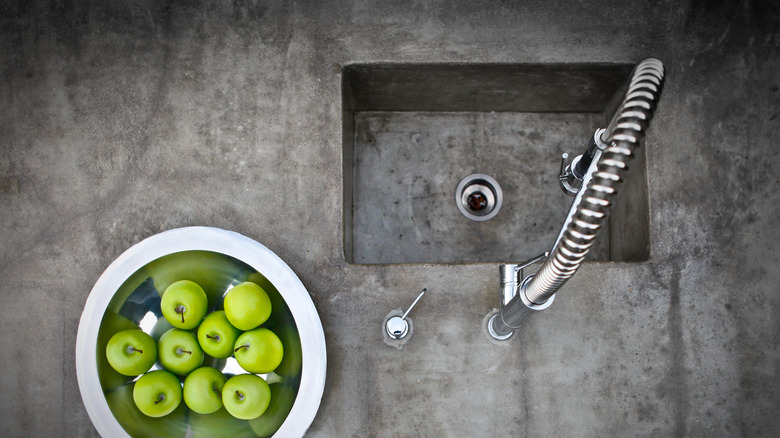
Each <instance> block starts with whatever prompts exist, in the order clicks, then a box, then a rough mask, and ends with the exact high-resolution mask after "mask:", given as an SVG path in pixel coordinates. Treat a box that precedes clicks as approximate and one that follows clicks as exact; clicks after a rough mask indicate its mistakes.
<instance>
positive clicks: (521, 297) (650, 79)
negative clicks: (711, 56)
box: [488, 58, 664, 340]
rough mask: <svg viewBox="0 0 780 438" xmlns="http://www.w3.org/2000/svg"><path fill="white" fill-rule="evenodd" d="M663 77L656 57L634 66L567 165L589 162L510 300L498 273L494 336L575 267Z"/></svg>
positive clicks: (543, 299)
mask: <svg viewBox="0 0 780 438" xmlns="http://www.w3.org/2000/svg"><path fill="white" fill-rule="evenodd" d="M663 81H664V67H663V64H662V63H661V61H659V60H657V59H654V58H649V59H645V60H644V61H642V62H640V63H639V64H638V65H637V66H636V68H635V69H634V72H633V74H632V77H631V81H630V83H629V85H628V90H627V92H626V95H625V97H624V99H623V102H622V103H621V105H620V107H619V109H618V111H617V112H616V113H615V115H614V117H613V118H612V121H611V122H610V123H609V125H608V126H607V128H606V129H604V130H599V131H596V134H595V135H594V140H593V141H592V143H594V144H595V145H596V146H598V147H592V148H591V147H589V148H588V152H586V155H588V157H587V160H589V161H590V162H589V163H588V162H587V161H583V159H580V160H579V161H578V163H577V165H576V166H575V165H574V164H573V165H572V166H571V168H576V169H573V170H572V173H575V172H576V173H579V174H581V173H582V171H583V168H584V164H586V163H587V164H589V165H588V166H587V172H585V174H584V175H583V176H582V183H581V184H580V186H579V189H578V190H577V191H576V197H575V198H574V201H573V202H572V205H571V208H570V209H569V213H568V215H567V217H566V220H565V221H564V224H563V227H561V232H560V233H559V235H558V239H557V240H556V242H555V244H554V245H553V248H552V251H551V252H550V256H549V257H548V258H546V260H545V262H544V264H543V265H542V267H541V268H540V269H539V271H537V273H536V274H534V275H529V276H528V277H526V278H524V279H523V281H522V282H520V284H519V286H517V287H516V291H515V292H514V293H513V296H512V298H511V299H510V300H509V301H506V300H505V296H506V293H504V286H503V283H504V279H505V272H504V271H502V300H501V308H500V311H499V312H498V313H497V314H496V315H494V316H493V317H492V318H491V319H490V321H489V324H488V332H489V333H490V335H491V336H492V337H494V338H495V339H500V340H503V339H508V338H509V337H510V336H511V334H512V332H513V331H514V329H516V328H518V327H520V325H521V324H522V322H523V321H525V319H526V318H527V317H528V316H529V315H531V314H533V313H535V312H533V311H534V310H544V309H546V308H547V307H549V305H550V304H551V303H552V300H553V299H554V295H555V293H556V292H557V291H558V290H559V289H560V288H561V286H563V285H564V283H566V281H568V280H569V278H571V277H572V276H573V275H574V273H575V272H577V269H579V267H580V265H581V264H582V262H583V260H584V259H585V256H586V255H587V254H588V252H589V251H590V248H591V246H593V242H594V240H595V239H596V236H597V235H598V232H599V230H600V229H601V227H602V226H603V224H604V223H605V222H606V219H607V217H608V215H609V211H610V208H611V206H612V203H613V198H614V196H615V194H616V193H617V191H616V186H617V184H618V183H620V182H621V181H622V179H623V177H624V175H625V173H626V171H627V170H628V162H629V161H630V160H631V158H632V157H633V152H634V150H635V149H636V148H637V147H639V142H640V141H641V139H642V138H643V137H644V132H645V130H646V129H647V127H648V125H649V123H650V119H651V118H652V116H653V112H654V110H655V106H656V103H657V101H658V97H659V96H660V93H661V89H662V87H663ZM603 145H606V147H605V148H604V147H602V146H603ZM602 149H603V150H602ZM576 176H577V177H579V175H576ZM564 189H565V188H564ZM510 266H511V265H510ZM521 276H522V274H521Z"/></svg>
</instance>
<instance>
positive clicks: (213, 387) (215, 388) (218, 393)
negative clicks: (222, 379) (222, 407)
mask: <svg viewBox="0 0 780 438" xmlns="http://www.w3.org/2000/svg"><path fill="white" fill-rule="evenodd" d="M211 389H213V390H214V392H216V393H217V395H218V396H220V397H222V392H221V391H220V390H219V388H217V387H216V386H212V387H211Z"/></svg>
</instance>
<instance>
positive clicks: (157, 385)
mask: <svg viewBox="0 0 780 438" xmlns="http://www.w3.org/2000/svg"><path fill="white" fill-rule="evenodd" d="M133 401H135V405H136V406H137V407H138V410H139V411H141V412H142V413H143V414H144V415H147V416H149V417H154V418H157V417H164V416H165V415H168V414H170V413H171V412H173V410H174V409H176V408H177V407H178V406H179V403H181V383H180V382H179V379H178V378H177V377H176V376H174V375H173V374H171V373H170V372H168V371H165V370H155V371H152V372H151V373H147V374H144V375H143V376H141V378H140V379H138V380H137V381H136V382H135V387H133Z"/></svg>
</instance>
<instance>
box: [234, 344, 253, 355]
mask: <svg viewBox="0 0 780 438" xmlns="http://www.w3.org/2000/svg"><path fill="white" fill-rule="evenodd" d="M242 348H249V344H244V345H242V346H240V347H238V348H236V349H235V350H233V353H235V352H236V351H238V350H240V349H242Z"/></svg>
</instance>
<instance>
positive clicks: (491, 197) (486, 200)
mask: <svg viewBox="0 0 780 438" xmlns="http://www.w3.org/2000/svg"><path fill="white" fill-rule="evenodd" d="M502 199H503V194H502V192H501V186H499V185H498V182H497V181H496V180H495V179H493V178H492V177H490V176H488V175H484V174H481V173H475V174H473V175H469V176H467V177H465V178H463V179H462V180H461V181H460V183H459V184H458V188H457V189H456V190H455V203H456V204H457V206H458V210H460V212H461V213H463V216H466V217H467V218H469V219H471V220H473V221H486V220H489V219H492V218H494V217H495V216H496V214H498V210H500V209H501V201H502Z"/></svg>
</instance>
